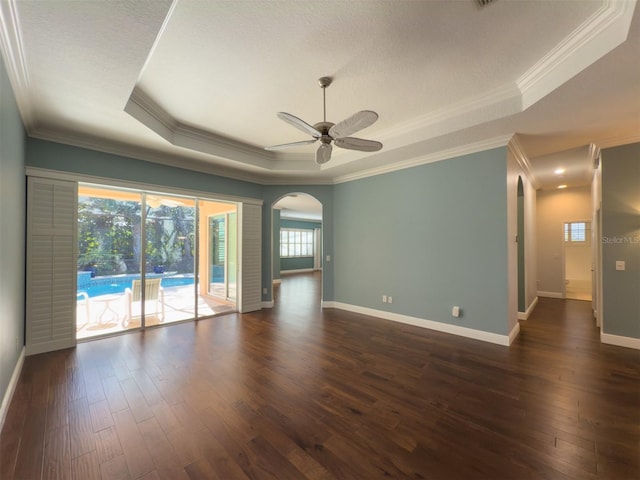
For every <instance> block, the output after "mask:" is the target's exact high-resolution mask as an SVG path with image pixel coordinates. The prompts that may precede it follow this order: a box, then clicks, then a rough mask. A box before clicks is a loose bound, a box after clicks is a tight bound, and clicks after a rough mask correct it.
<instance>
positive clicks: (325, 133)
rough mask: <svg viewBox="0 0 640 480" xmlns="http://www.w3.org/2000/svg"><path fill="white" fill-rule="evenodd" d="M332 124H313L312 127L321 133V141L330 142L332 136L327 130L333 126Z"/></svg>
mask: <svg viewBox="0 0 640 480" xmlns="http://www.w3.org/2000/svg"><path fill="white" fill-rule="evenodd" d="M333 125H335V124H333V123H331V122H319V123H316V124H315V125H314V126H313V128H315V129H316V130H318V131H319V132H320V133H321V134H322V135H321V136H320V141H321V142H322V143H331V141H332V140H333V138H332V137H331V136H330V135H329V130H331V127H333Z"/></svg>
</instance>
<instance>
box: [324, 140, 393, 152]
mask: <svg viewBox="0 0 640 480" xmlns="http://www.w3.org/2000/svg"><path fill="white" fill-rule="evenodd" d="M335 144H336V146H338V147H341V148H348V149H349V150H360V151H361V152H377V151H378V150H380V149H381V148H382V144H381V143H380V142H376V141H375V140H365V139H363V138H355V137H345V138H336V139H335Z"/></svg>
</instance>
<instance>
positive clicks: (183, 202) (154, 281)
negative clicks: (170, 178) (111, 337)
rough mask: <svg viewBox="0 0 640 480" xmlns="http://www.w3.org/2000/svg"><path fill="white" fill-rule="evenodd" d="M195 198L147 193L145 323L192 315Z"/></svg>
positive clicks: (176, 319)
mask: <svg viewBox="0 0 640 480" xmlns="http://www.w3.org/2000/svg"><path fill="white" fill-rule="evenodd" d="M195 203H196V201H195V199H193V198H185V197H176V196H169V195H161V194H155V193H153V194H152V193H148V194H146V202H145V208H146V210H145V211H146V215H145V219H146V222H145V227H146V228H145V238H146V244H145V245H146V248H145V292H146V301H145V305H144V313H145V325H147V326H150V325H156V324H158V323H165V322H177V321H180V320H188V319H191V318H195V316H196V315H195V302H194V298H195V294H196V292H195V287H194V284H195V259H196V245H195V243H196V242H195V240H196V234H195V232H196V224H195V219H196V208H195Z"/></svg>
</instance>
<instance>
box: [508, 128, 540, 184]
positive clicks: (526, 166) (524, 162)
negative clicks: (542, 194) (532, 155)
mask: <svg viewBox="0 0 640 480" xmlns="http://www.w3.org/2000/svg"><path fill="white" fill-rule="evenodd" d="M507 148H508V149H509V151H510V152H511V153H512V154H513V156H514V157H515V159H516V161H517V162H518V166H519V167H520V169H521V170H522V172H523V173H524V175H525V177H527V179H528V180H529V182H530V183H531V185H532V186H533V188H534V189H535V190H537V189H538V188H540V182H538V180H537V179H536V178H535V176H534V174H533V168H532V167H531V163H530V162H529V157H528V156H527V154H526V153H525V151H524V148H523V147H522V144H521V143H520V139H519V137H518V134H515V135H514V136H513V137H511V140H510V141H509V143H508V144H507Z"/></svg>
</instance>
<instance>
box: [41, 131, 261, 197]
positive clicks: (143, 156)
mask: <svg viewBox="0 0 640 480" xmlns="http://www.w3.org/2000/svg"><path fill="white" fill-rule="evenodd" d="M29 136H30V137H32V138H37V139H40V140H47V141H51V142H56V143H62V144H65V145H70V146H73V147H79V148H86V149H89V150H95V151H97V152H102V153H108V154H112V155H119V156H122V157H130V158H135V159H138V160H142V161H146V162H151V163H158V164H161V165H166V166H168V167H175V168H182V169H184V170H192V171H196V172H201V173H208V174H210V175H218V176H221V177H225V178H230V179H233V180H241V181H244V182H250V183H257V184H259V185H261V184H263V182H262V180H263V179H264V177H263V176H262V175H260V174H258V175H254V174H251V173H250V172H243V171H241V170H238V169H236V168H225V167H224V166H221V165H214V164H210V163H207V162H205V161H202V162H200V161H198V160H194V159H191V158H188V157H183V156H179V155H170V154H168V153H164V152H157V151H153V150H149V149H146V148H143V147H134V146H132V145H129V144H120V143H117V142H112V141H108V140H106V139H104V138H96V139H95V140H90V139H89V137H87V136H85V135H78V134H75V133H71V132H65V133H63V132H54V131H50V130H38V131H36V132H34V133H33V134H30V135H29Z"/></svg>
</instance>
